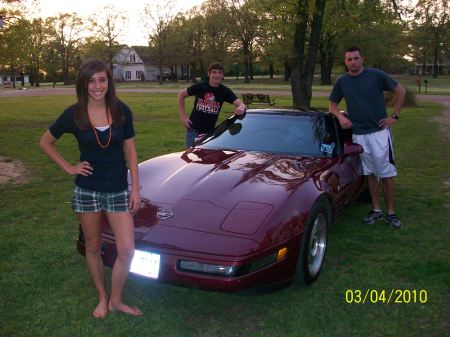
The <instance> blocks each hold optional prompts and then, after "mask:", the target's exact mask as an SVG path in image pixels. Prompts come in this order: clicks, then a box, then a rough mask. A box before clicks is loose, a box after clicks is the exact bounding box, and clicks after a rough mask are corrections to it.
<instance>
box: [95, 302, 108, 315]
mask: <svg viewBox="0 0 450 337" xmlns="http://www.w3.org/2000/svg"><path fill="white" fill-rule="evenodd" d="M107 313H108V307H107V306H106V303H102V302H100V303H99V304H98V305H97V307H96V308H95V309H94V311H93V312H92V316H94V317H95V318H105V316H106V314H107Z"/></svg>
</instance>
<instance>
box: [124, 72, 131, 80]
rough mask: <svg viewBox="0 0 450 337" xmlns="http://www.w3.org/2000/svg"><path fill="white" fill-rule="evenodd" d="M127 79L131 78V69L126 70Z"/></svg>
mask: <svg viewBox="0 0 450 337" xmlns="http://www.w3.org/2000/svg"><path fill="white" fill-rule="evenodd" d="M125 79H126V80H131V71H126V72H125Z"/></svg>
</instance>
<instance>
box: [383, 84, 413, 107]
mask: <svg viewBox="0 0 450 337" xmlns="http://www.w3.org/2000/svg"><path fill="white" fill-rule="evenodd" d="M405 90H406V94H405V103H404V104H403V106H409V107H414V106H417V101H416V94H415V93H414V91H412V90H411V89H409V88H405ZM384 100H385V101H386V105H387V106H394V94H393V93H392V92H390V91H389V92H385V93H384Z"/></svg>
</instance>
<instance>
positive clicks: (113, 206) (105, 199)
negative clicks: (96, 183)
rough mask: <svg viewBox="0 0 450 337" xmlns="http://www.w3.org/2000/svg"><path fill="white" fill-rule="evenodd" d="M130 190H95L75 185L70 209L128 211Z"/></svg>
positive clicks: (88, 211)
mask: <svg viewBox="0 0 450 337" xmlns="http://www.w3.org/2000/svg"><path fill="white" fill-rule="evenodd" d="M129 200H130V192H129V191H128V190H124V191H120V192H111V193H108V192H96V191H91V190H87V189H85V188H81V187H78V186H76V185H75V187H74V189H73V195H72V209H73V210H74V211H75V212H78V213H91V212H101V211H105V212H128V211H129V209H128V203H129Z"/></svg>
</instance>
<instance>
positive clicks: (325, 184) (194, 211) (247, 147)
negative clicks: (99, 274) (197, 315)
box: [78, 108, 365, 291]
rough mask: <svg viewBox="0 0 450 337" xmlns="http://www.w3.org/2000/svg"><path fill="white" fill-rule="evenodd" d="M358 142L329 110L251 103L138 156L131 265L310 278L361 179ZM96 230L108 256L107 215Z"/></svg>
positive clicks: (178, 280) (265, 278) (170, 271)
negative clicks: (206, 128) (178, 141)
mask: <svg viewBox="0 0 450 337" xmlns="http://www.w3.org/2000/svg"><path fill="white" fill-rule="evenodd" d="M362 151H363V150H362V147H361V146H360V145H358V144H354V143H352V141H351V134H350V133H349V131H345V130H342V129H340V127H339V123H338V122H337V120H336V119H335V118H333V116H332V115H331V114H329V113H327V112H325V111H319V110H314V109H304V110H300V109H284V108H283V109H282V108H270V109H252V110H248V111H247V113H246V114H245V116H244V117H242V116H241V117H238V116H233V117H231V118H229V119H228V120H226V121H224V122H223V123H221V124H220V125H219V126H218V127H217V128H216V129H215V131H214V133H213V134H211V135H207V136H206V137H205V138H204V139H203V140H199V141H198V142H197V143H196V146H194V147H191V148H189V149H188V150H186V151H184V152H179V153H172V154H168V155H164V156H160V157H157V158H153V159H150V160H147V161H145V162H143V163H141V164H139V176H140V183H141V186H142V190H141V197H142V206H141V208H140V210H139V212H138V213H137V214H136V215H135V226H136V229H135V233H136V252H135V255H134V258H133V262H132V265H131V272H132V273H134V274H136V275H140V276H142V277H144V278H148V279H149V280H153V281H157V282H162V283H168V284H174V285H182V286H190V287H198V288H203V289H210V290H216V291H248V290H252V291H253V290H262V289H264V290H267V289H274V288H279V287H282V286H286V285H288V284H290V283H291V282H292V281H293V280H296V281H298V282H300V283H303V284H310V283H312V282H314V281H315V280H316V279H317V277H318V276H319V273H320V270H321V268H322V265H323V261H324V258H325V253H326V247H327V233H328V229H329V226H330V225H331V223H332V221H333V218H334V216H335V215H337V214H338V213H339V212H340V211H341V210H342V209H343V208H344V207H346V206H347V205H348V204H349V203H350V202H351V201H352V200H353V199H355V198H356V197H357V196H358V194H359V193H360V192H361V191H362V190H363V189H364V188H365V179H364V177H363V176H362V175H361V162H360V159H359V156H358V155H359V154H360V153H361V152H362ZM102 239H103V244H102V251H103V259H104V262H105V264H106V265H108V266H112V265H113V263H114V261H115V258H116V250H115V242H114V236H113V234H112V232H111V230H110V229H109V227H108V224H107V222H106V218H105V222H104V226H103V233H102ZM78 249H79V251H80V252H81V253H84V242H83V235H82V233H80V239H79V240H78Z"/></svg>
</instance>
